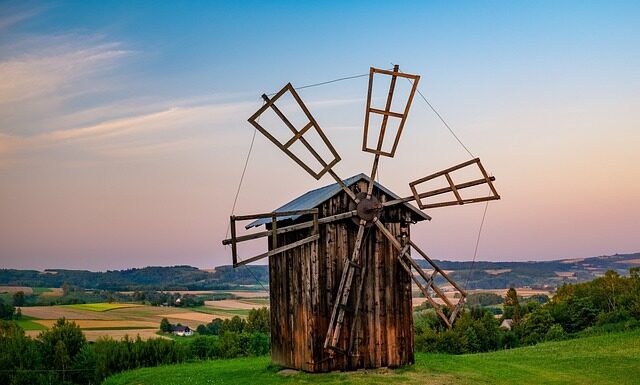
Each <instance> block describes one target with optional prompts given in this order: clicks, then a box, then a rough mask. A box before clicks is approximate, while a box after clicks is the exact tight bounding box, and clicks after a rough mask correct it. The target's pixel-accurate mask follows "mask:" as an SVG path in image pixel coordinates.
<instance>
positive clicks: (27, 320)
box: [16, 315, 47, 331]
mask: <svg viewBox="0 0 640 385" xmlns="http://www.w3.org/2000/svg"><path fill="white" fill-rule="evenodd" d="M35 319H37V318H33V317H29V316H26V315H23V316H22V317H20V319H19V320H16V323H17V324H18V326H20V327H21V328H22V330H25V331H26V330H47V327H46V326H44V325H40V324H39V323H37V322H34V320H35Z"/></svg>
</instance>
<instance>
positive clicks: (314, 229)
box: [222, 209, 351, 267]
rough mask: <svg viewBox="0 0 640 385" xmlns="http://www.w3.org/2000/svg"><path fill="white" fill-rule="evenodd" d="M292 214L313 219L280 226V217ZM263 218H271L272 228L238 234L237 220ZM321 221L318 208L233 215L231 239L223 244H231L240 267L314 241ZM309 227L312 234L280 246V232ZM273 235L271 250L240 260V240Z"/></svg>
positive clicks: (232, 253)
mask: <svg viewBox="0 0 640 385" xmlns="http://www.w3.org/2000/svg"><path fill="white" fill-rule="evenodd" d="M345 214H347V213H343V214H341V215H334V216H332V217H327V218H324V219H325V221H324V223H329V222H331V221H333V220H339V219H343V218H348V217H350V216H351V215H345ZM348 214H351V212H349V213H348ZM291 215H313V221H310V222H305V223H300V224H297V225H292V226H288V227H283V228H280V229H279V228H278V217H284V216H291ZM340 216H342V218H339V217H340ZM261 218H271V230H267V231H262V232H259V233H253V234H249V235H244V236H240V237H238V236H237V235H236V232H237V230H236V222H238V221H247V220H252V219H261ZM319 223H320V221H319V220H318V209H311V210H295V211H280V212H271V213H264V214H251V215H237V216H236V215H232V216H231V217H229V229H230V230H231V238H229V239H225V240H223V241H222V244H223V245H231V255H232V257H233V267H238V266H240V265H246V264H249V263H251V262H255V261H258V260H260V259H263V258H267V257H270V256H272V255H276V254H279V253H282V252H284V251H287V250H291V249H293V248H295V247H298V246H302V245H304V244H307V243H309V242H313V241H316V240H318V239H319V238H320V232H319V228H318V225H319ZM307 227H311V228H312V231H311V235H310V236H308V237H306V238H303V239H300V240H298V241H296V242H293V243H289V244H287V245H283V246H280V247H278V234H282V233H286V232H289V231H294V230H300V229H304V228H307ZM268 236H271V244H272V247H271V250H269V251H267V252H265V253H262V254H259V255H256V256H253V257H250V258H246V259H244V260H240V259H239V258H238V243H240V242H244V241H249V240H252V239H257V238H262V237H268Z"/></svg>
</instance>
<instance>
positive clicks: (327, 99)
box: [0, 1, 640, 271]
mask: <svg viewBox="0 0 640 385" xmlns="http://www.w3.org/2000/svg"><path fill="white" fill-rule="evenodd" d="M361 4H362V3H360V2H355V3H348V4H343V3H340V2H329V3H324V4H322V5H319V4H306V3H304V4H301V3H296V2H289V1H278V2H274V3H261V2H257V1H255V2H254V1H249V2H242V3H235V2H234V3H225V2H215V3H191V4H170V3H167V4H158V3H154V2H136V3H133V4H131V3H124V2H122V3H120V2H109V3H100V2H86V3H85V2H81V3H78V2H67V1H63V2H49V1H35V2H24V3H23V2H21V3H2V4H0V79H2V81H0V268H16V269H34V270H44V269H55V268H65V269H73V270H90V271H105V270H121V269H126V268H131V267H134V266H151V265H160V266H162V265H164V266H166V265H169V264H172V263H173V264H175V262H176V261H178V260H179V261H180V264H188V265H191V266H196V267H199V268H210V267H211V266H221V265H228V264H231V251H230V248H225V247H223V246H222V244H221V241H222V239H224V238H226V229H227V226H228V222H229V215H230V214H231V209H232V206H233V203H234V196H235V193H236V188H237V187H238V183H239V181H240V178H241V175H242V174H243V166H244V162H245V159H246V157H247V153H248V151H249V147H250V144H251V142H252V135H253V134H254V129H253V127H252V126H251V125H250V124H249V123H248V122H247V118H248V117H249V116H251V115H252V114H253V113H254V112H255V111H256V110H257V109H258V108H259V107H260V106H261V104H262V102H261V99H260V95H262V93H270V92H274V91H277V90H279V89H280V88H281V87H282V86H283V85H284V84H286V83H287V82H291V83H292V84H294V86H297V87H299V86H304V85H309V84H315V83H320V82H325V81H330V80H332V79H337V78H342V77H348V76H354V75H360V74H364V73H367V72H368V71H369V67H372V66H373V67H377V68H388V67H390V66H391V64H390V63H399V65H400V69H401V70H402V71H404V72H408V73H413V74H418V75H421V80H420V86H419V89H420V90H421V91H422V92H423V93H424V95H425V96H426V97H427V98H428V100H429V102H431V103H432V104H433V105H434V107H435V108H436V109H437V111H438V112H439V113H440V114H441V115H442V116H443V117H444V119H445V120H446V121H447V123H449V124H450V126H451V127H452V128H453V130H454V131H455V133H456V134H457V135H458V136H459V137H460V139H461V140H462V142H463V143H464V145H466V146H468V147H469V149H470V150H471V152H473V154H474V155H475V156H478V157H480V158H481V159H482V163H483V165H484V166H485V167H486V168H487V170H488V171H490V173H491V174H493V175H495V177H496V181H495V184H496V188H497V190H498V192H499V193H500V195H501V197H502V199H501V200H499V201H496V202H491V203H490V204H489V205H488V210H487V213H486V221H485V222H484V227H483V229H482V234H481V238H480V242H479V248H478V254H477V257H476V258H475V260H476V261H480V260H486V261H488V262H507V261H509V262H526V261H529V260H531V261H548V260H559V259H579V258H588V257H593V256H604V255H612V254H614V253H617V254H633V253H636V252H637V250H640V238H638V231H637V226H638V219H639V218H640V202H638V199H637V197H638V196H640V153H639V152H638V144H640V129H639V128H638V123H639V122H640V108H639V107H640V96H639V95H638V92H637V90H638V89H640V70H639V69H640V50H638V49H637V48H635V49H634V48H633V47H639V46H640V20H639V18H638V15H640V12H639V11H640V3H637V2H633V1H616V2H607V3H589V4H585V3H583V2H579V1H567V2H563V3H561V4H558V3H555V2H551V1H543V2H537V3H535V4H533V3H531V4H527V3H506V4H497V3H493V2H486V1H481V2H460V3H456V4H451V3H441V2H430V3H419V4H415V3H412V4H411V6H410V9H411V12H402V13H397V14H395V13H393V12H389V11H390V8H389V6H388V4H385V3H382V2H367V7H363V6H361ZM405 5H407V4H405ZM408 7H409V6H408V5H407V8H408ZM400 8H402V7H400ZM394 9H397V7H396V8H394ZM389 23H393V24H394V28H392V29H391V30H389V31H386V30H385V31H384V32H382V31H381V30H380V26H382V25H388V24H389ZM366 91H367V79H366V77H365V78H357V79H352V80H345V81H340V82H335V83H331V84H327V85H324V86H322V87H315V88H307V89H304V90H300V91H299V93H300V96H301V97H302V99H303V100H304V102H305V103H306V105H307V106H308V107H309V109H310V110H311V113H312V114H313V116H314V117H315V118H316V120H317V121H318V122H319V124H320V126H321V127H322V129H323V130H324V132H325V133H326V134H327V136H328V138H329V140H330V141H331V143H332V144H333V145H334V146H335V147H336V149H337V151H338V153H339V154H340V155H341V157H342V161H341V162H340V163H338V164H337V166H336V167H335V170H336V172H337V173H338V175H340V176H341V177H342V178H348V177H350V176H352V175H355V174H358V173H360V172H364V173H369V170H370V162H371V159H372V156H370V155H371V154H366V153H363V152H362V151H361V150H360V148H361V142H362V125H363V115H364V109H365V105H364V104H365V98H366ZM467 159H468V157H467V154H466V152H465V150H464V148H462V147H461V146H460V145H459V144H458V143H457V141H456V139H455V138H454V137H452V135H451V134H450V133H449V132H448V130H447V128H446V127H444V126H443V124H442V122H440V121H439V120H438V117H437V116H436V115H435V114H434V113H433V112H432V111H430V110H429V109H428V107H427V106H426V105H425V104H424V103H423V101H422V100H420V99H419V98H418V97H416V98H415V99H414V101H413V104H412V107H411V112H410V114H409V118H408V120H407V124H406V126H405V128H404V131H403V134H402V138H401V139H400V143H399V146H398V151H397V154H396V157H395V158H393V159H390V158H385V159H383V160H382V161H381V164H380V173H379V181H380V182H381V184H383V185H384V186H385V187H388V188H389V189H390V190H392V191H394V192H395V193H397V194H398V195H400V196H408V195H411V194H410V190H409V186H408V183H409V182H410V181H412V180H415V179H417V178H419V177H422V176H424V175H428V174H431V173H432V172H436V171H439V170H441V169H443V168H446V167H449V166H452V165H454V164H457V163H460V162H462V161H465V160H467ZM330 182H331V180H330V178H329V177H328V176H325V177H324V178H322V179H321V180H320V181H315V180H314V179H313V178H311V177H310V176H309V175H308V174H306V173H305V171H304V170H302V169H301V168H300V167H298V166H297V165H295V164H294V163H293V162H292V161H291V160H290V159H289V158H287V157H286V155H284V154H282V153H281V151H280V150H279V149H277V148H276V147H275V146H273V144H272V143H270V142H269V141H268V140H266V138H264V137H263V136H262V135H256V139H255V143H254V146H253V151H252V152H251V158H250V160H249V163H248V167H247V169H246V176H245V178H244V183H243V185H242V189H241V191H240V194H239V196H238V201H237V205H236V209H235V214H237V215H240V214H250V213H261V212H269V211H271V210H274V209H275V208H277V207H280V206H281V205H282V204H284V203H286V202H288V201H290V200H292V199H294V198H295V197H297V196H299V195H301V194H303V193H305V192H307V191H309V190H312V189H315V188H318V187H321V186H324V185H326V184H328V183H330ZM483 210H484V204H476V205H464V206H461V207H456V206H454V207H448V208H442V209H433V210H428V211H426V212H427V214H429V215H430V216H432V217H433V219H432V220H431V221H429V223H421V224H417V225H413V226H412V229H411V231H412V239H413V240H414V242H416V243H417V244H418V245H420V247H421V248H423V249H424V250H425V251H426V252H427V254H429V255H430V256H431V257H432V258H434V259H438V260H451V261H467V260H469V261H470V260H472V258H473V256H474V249H475V246H476V237H477V235H478V230H479V226H480V223H481V218H482V216H483ZM264 249H266V242H265V244H260V245H257V246H255V245H254V246H250V247H249V248H248V249H243V250H242V253H243V254H242V257H243V258H246V257H248V256H250V255H253V254H257V253H258V252H259V251H264ZM61 266H62V267H61Z"/></svg>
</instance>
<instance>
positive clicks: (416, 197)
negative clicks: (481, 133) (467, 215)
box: [383, 158, 500, 210]
mask: <svg viewBox="0 0 640 385" xmlns="http://www.w3.org/2000/svg"><path fill="white" fill-rule="evenodd" d="M474 163H475V164H477V165H478V168H479V170H480V172H481V173H482V178H480V179H475V180H471V181H469V182H464V183H457V184H455V183H453V179H452V178H451V176H450V175H449V173H450V172H452V171H455V170H459V169H461V168H464V167H467V166H469V165H472V164H474ZM440 176H444V177H445V178H446V180H447V182H448V184H449V186H447V187H442V188H438V189H434V190H430V191H426V192H421V193H420V192H418V191H417V188H416V187H415V186H417V185H418V184H420V183H424V182H426V181H428V180H432V179H435V178H437V177H440ZM495 180H496V178H495V177H494V176H489V175H488V174H487V172H486V171H485V169H484V167H483V166H482V164H481V163H480V159H479V158H476V159H472V160H469V161H467V162H464V163H461V164H459V165H456V166H453V167H450V168H448V169H446V170H442V171H440V172H437V173H435V174H431V175H429V176H426V177H424V178H420V179H418V180H415V181H413V182H411V183H410V184H409V186H410V188H411V190H412V192H413V195H412V196H409V197H406V198H399V199H393V200H389V201H386V202H384V203H383V206H385V207H389V206H394V205H397V204H401V203H408V202H412V201H416V202H417V203H418V206H419V207H420V209H422V210H424V209H428V208H434V207H444V206H455V205H464V204H467V203H477V202H486V201H492V200H498V199H500V195H499V194H498V192H497V191H496V188H495V186H494V185H493V182H494V181H495ZM482 184H487V185H488V186H489V189H490V191H491V194H490V195H486V196H480V197H473V198H462V197H461V195H460V190H464V189H467V188H469V187H474V186H480V185H482ZM446 193H453V194H454V195H455V197H456V199H455V200H451V201H446V202H438V203H429V204H425V203H424V202H423V201H422V200H423V199H425V198H430V197H434V196H437V195H441V194H446ZM458 198H459V199H458Z"/></svg>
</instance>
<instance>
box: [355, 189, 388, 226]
mask: <svg viewBox="0 0 640 385" xmlns="http://www.w3.org/2000/svg"><path fill="white" fill-rule="evenodd" d="M356 197H357V198H358V200H359V202H358V204H357V205H356V204H355V202H351V203H350V204H349V206H350V209H351V210H354V209H355V210H358V216H357V217H353V218H352V219H353V221H354V222H355V223H356V224H360V220H361V219H364V220H365V221H367V227H369V226H371V225H372V224H373V219H374V218H380V214H382V210H383V208H384V206H382V203H381V202H380V200H378V198H376V197H374V196H371V198H368V199H367V194H365V193H363V192H360V193H358V194H356Z"/></svg>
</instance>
